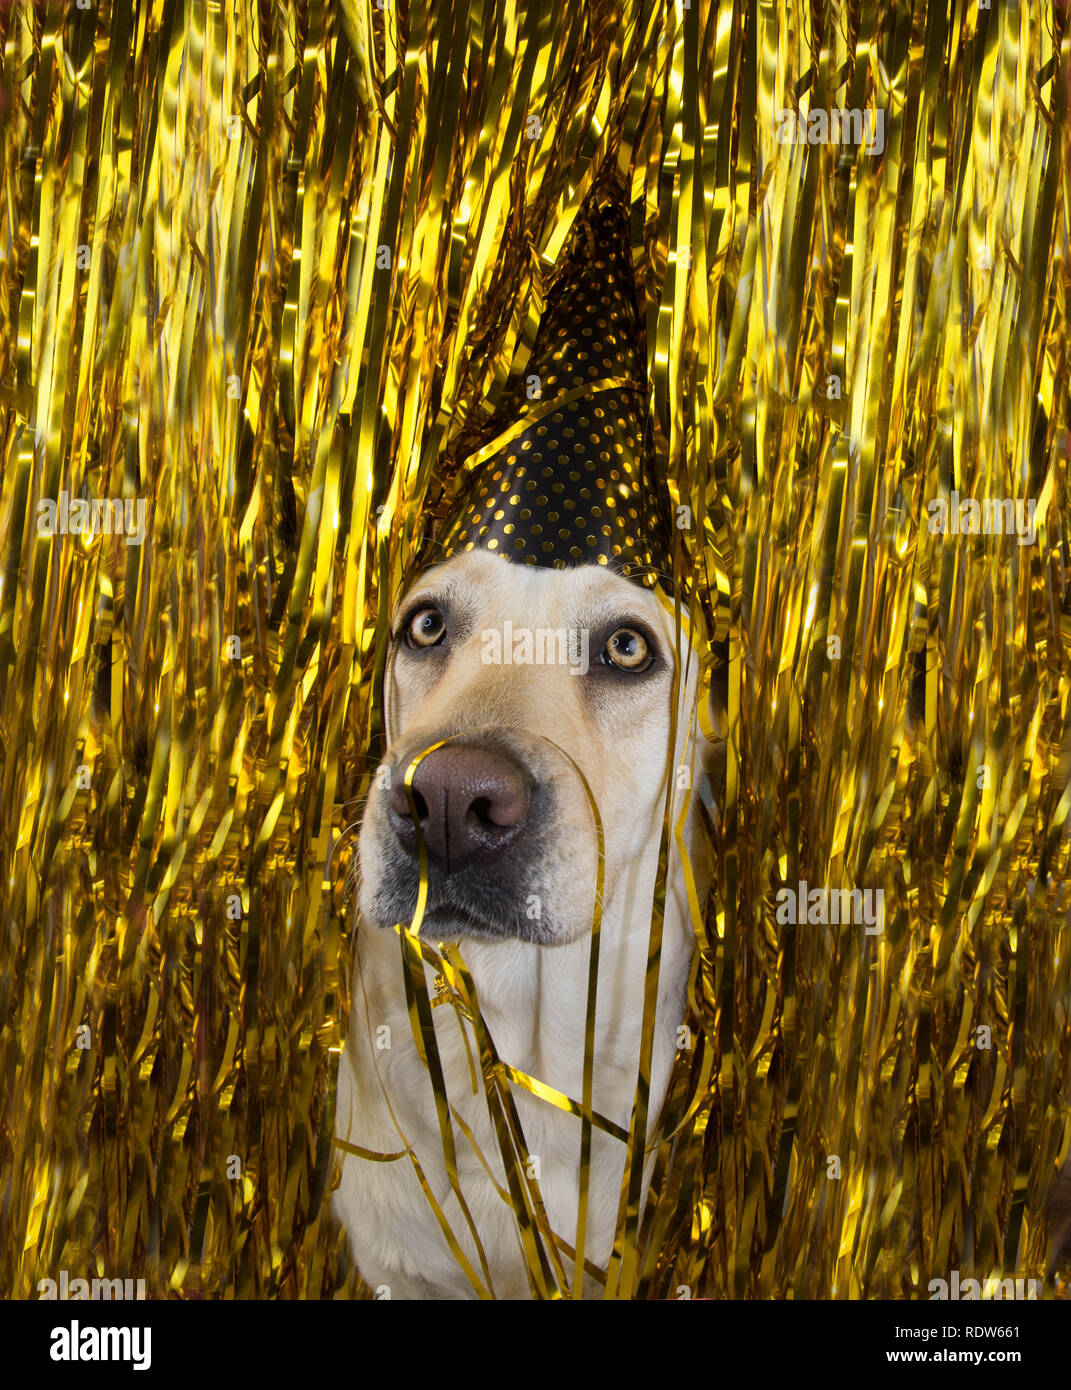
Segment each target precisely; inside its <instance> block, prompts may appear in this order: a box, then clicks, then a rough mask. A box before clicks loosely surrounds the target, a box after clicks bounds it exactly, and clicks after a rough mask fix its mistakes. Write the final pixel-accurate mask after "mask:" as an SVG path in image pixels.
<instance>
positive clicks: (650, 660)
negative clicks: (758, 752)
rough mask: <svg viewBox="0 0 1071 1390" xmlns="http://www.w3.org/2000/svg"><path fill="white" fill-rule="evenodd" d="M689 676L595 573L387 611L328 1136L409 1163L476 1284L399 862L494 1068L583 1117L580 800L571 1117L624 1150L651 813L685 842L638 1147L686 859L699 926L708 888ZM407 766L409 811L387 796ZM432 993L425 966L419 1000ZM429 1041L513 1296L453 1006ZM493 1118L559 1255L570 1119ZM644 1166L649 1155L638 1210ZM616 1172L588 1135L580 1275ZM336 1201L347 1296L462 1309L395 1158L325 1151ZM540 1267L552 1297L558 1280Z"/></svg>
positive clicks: (473, 1189) (659, 623)
mask: <svg viewBox="0 0 1071 1390" xmlns="http://www.w3.org/2000/svg"><path fill="white" fill-rule="evenodd" d="M678 645H680V647H681V653H682V669H681V672H680V680H679V682H678V684H677V686H676V691H677V710H676V716H677V717H676V729H677V737H676V746H675V747H673V748H671V747H670V740H671V728H672V718H671V716H672V713H673V710H672V701H673V698H674V688H675V687H674V670H675V665H676V661H677V652H676V648H677V646H678ZM563 653H564V657H563ZM697 666H698V663H697V660H696V656H695V653H694V651H693V650H692V649H691V647H690V646H689V644H688V641H687V638H682V639H680V642H679V644H678V641H677V640H676V639H675V625H674V622H673V619H672V616H671V615H670V614H669V613H667V612H666V611H665V609H664V607H663V606H662V604H661V603H660V602H659V601H658V599H657V598H656V597H655V595H654V594H653V593H651V592H650V591H649V590H647V589H644V588H642V587H641V586H639V585H637V584H635V583H631V582H629V581H628V580H626V579H624V578H622V577H621V576H620V575H618V574H616V573H614V572H612V571H611V570H609V569H607V568H600V567H599V566H596V565H586V566H578V567H576V568H572V569H566V570H554V569H549V568H539V567H535V566H525V565H520V564H513V563H509V562H507V561H505V560H503V559H502V558H500V557H497V556H495V555H494V554H491V553H488V552H486V551H479V550H477V551H472V552H470V553H467V554H461V555H457V556H455V557H453V558H451V559H449V560H447V561H445V562H443V563H441V564H438V565H434V566H432V567H431V568H430V569H427V570H425V571H424V573H423V574H422V575H421V576H420V577H419V579H418V580H417V581H416V583H415V584H414V585H413V586H412V587H411V588H410V589H409V591H408V592H407V593H405V595H404V597H403V599H402V601H401V602H400V603H399V604H398V605H397V607H396V609H395V612H394V614H393V617H392V623H391V646H390V652H389V655H388V658H387V665H386V670H385V683H384V706H385V731H386V754H385V758H384V764H383V766H384V768H385V769H386V775H384V776H381V777H377V778H376V779H375V782H374V784H373V787H372V790H371V792H370V795H369V798H368V802H367V806H366V809H365V815H364V821H363V825H362V829H361V835H360V849H359V864H360V892H359V900H358V908H359V911H358V924H357V936H356V952H355V954H356V967H355V978H354V987H353V995H352V998H353V1004H352V1009H351V1015H350V1021H349V1029H348V1036H347V1041H346V1045H345V1047H344V1049H343V1053H342V1059H341V1065H340V1070H339V1081H338V1107H337V1118H336V1133H337V1135H338V1136H339V1138H341V1139H342V1140H344V1141H346V1142H347V1143H349V1144H352V1145H356V1146H359V1147H360V1148H362V1149H365V1150H371V1151H373V1152H375V1153H380V1154H383V1153H397V1152H399V1151H400V1150H402V1149H403V1148H404V1147H405V1146H406V1144H408V1145H410V1146H411V1148H412V1152H413V1154H414V1155H415V1157H416V1158H417V1160H418V1162H419V1165H420V1169H421V1172H422V1173H423V1176H424V1178H425V1180H426V1181H427V1183H428V1185H429V1187H430V1189H431V1192H432V1194H433V1195H434V1197H435V1200H436V1202H437V1203H438V1204H439V1206H440V1208H441V1210H442V1213H443V1215H444V1216H445V1218H446V1220H447V1221H448V1223H449V1226H450V1228H451V1229H452V1231H453V1233H454V1236H455V1238H456V1240H457V1243H458V1246H459V1247H460V1249H461V1250H462V1251H463V1252H464V1254H465V1256H466V1258H467V1259H468V1260H469V1262H470V1263H471V1266H472V1268H473V1270H475V1271H479V1270H480V1269H481V1266H480V1263H479V1261H478V1257H477V1252H476V1247H475V1244H474V1242H473V1240H472V1238H471V1235H470V1232H469V1229H468V1226H467V1223H466V1220H465V1218H464V1214H463V1213H462V1211H461V1208H460V1205H459V1203H458V1201H457V1199H456V1197H455V1195H454V1193H453V1191H452V1190H451V1185H450V1182H449V1179H448V1174H447V1170H446V1166H445V1161H444V1156H443V1145H442V1140H441V1136H440V1130H439V1123H438V1119H437V1113H436V1104H435V1096H434V1094H433V1091H432V1084H431V1080H430V1077H429V1073H428V1071H427V1069H426V1068H425V1066H424V1065H423V1063H422V1062H421V1060H420V1057H419V1054H418V1050H417V1047H416V1044H415V1042H414V1039H413V1035H412V1029H411V1025H410V1020H409V1015H408V1011H407V1003H406V993H405V986H404V975H403V962H402V954H401V945H400V941H399V936H398V933H397V932H396V931H395V930H394V928H395V926H396V924H403V925H405V926H408V924H409V923H410V922H411V921H412V919H413V916H414V912H415V910H416V906H417V897H418V887H419V882H420V872H419V849H420V846H419V839H420V838H422V840H423V843H424V846H425V849H426V864H427V887H428V896H427V902H426V907H425V911H424V916H423V922H422V926H421V928H420V935H421V938H422V939H423V940H426V941H428V942H429V943H431V944H433V945H435V944H437V943H439V942H451V943H457V945H458V949H459V951H460V954H461V956H462V958H463V960H464V962H465V965H466V967H467V969H468V971H469V972H470V975H471V977H472V980H473V982H474V984H475V987H476V990H477V993H478V998H479V1007H480V1013H481V1016H482V1018H483V1020H484V1023H485V1025H486V1027H487V1029H488V1032H489V1034H490V1037H491V1039H492V1040H493V1043H494V1046H495V1048H496V1050H497V1053H498V1055H499V1057H500V1058H501V1059H502V1060H503V1061H504V1062H505V1063H508V1064H509V1065H510V1066H512V1067H514V1068H517V1069H518V1070H520V1071H522V1072H525V1073H527V1074H528V1075H529V1076H532V1077H535V1078H537V1079H538V1080H540V1081H542V1082H544V1083H546V1084H547V1085H549V1086H551V1087H553V1088H554V1089H555V1090H557V1091H558V1092H561V1093H563V1094H564V1095H565V1096H568V1097H572V1098H573V1099H574V1100H579V1099H580V1097H581V1095H582V1085H583V1062H584V1043H585V1024H586V1017H587V1002H586V1001H587V988H588V965H589V951H590V946H591V931H592V921H593V911H594V907H595V885H596V882H597V868H598V862H597V860H598V837H597V832H596V822H595V817H594V815H593V811H592V806H591V798H593V799H594V802H595V805H596V806H597V808H598V811H599V815H600V817H601V820H602V825H603V829H604V836H605V843H604V889H603V901H602V919H601V929H600V951H599V971H598V994H597V1010H596V1022H595V1047H594V1080H593V1108H594V1110H595V1111H596V1113H597V1114H599V1115H600V1116H602V1117H605V1118H607V1119H609V1120H610V1121H612V1122H613V1123H614V1124H616V1125H618V1126H620V1127H621V1128H622V1129H623V1130H624V1131H626V1132H627V1130H628V1128H629V1123H630V1118H631V1114H632V1107H633V1100H634V1096H635V1092H636V1083H637V1069H638V1065H639V1060H640V1050H641V1031H642V1020H643V999H644V975H645V970H646V965H647V955H648V944H649V936H650V924H651V917H652V901H653V895H654V890H655V880H656V875H657V868H658V858H659V845H660V838H661V832H662V825H663V818H664V814H665V809H666V798H667V795H668V796H669V797H670V804H671V815H672V822H671V823H672V824H673V825H675V826H680V827H681V828H680V831H679V834H678V835H674V836H673V837H671V842H670V850H669V862H668V869H667V883H666V892H665V918H664V928H663V937H662V949H661V963H660V973H659V988H658V999H657V1009H656V1017H655V1029H654V1042H653V1053H652V1062H651V1077H650V1104H649V1110H648V1114H649V1123H648V1141H649V1143H648V1147H649V1148H650V1140H651V1139H652V1138H653V1137H654V1136H655V1134H656V1132H657V1119H658V1115H659V1111H660V1109H661V1107H662V1104H663V1102H664V1098H665V1094H666V1089H667V1083H668V1080H669V1075H670V1069H671V1066H672V1063H673V1060H674V1056H675V1053H676V1051H677V1047H678V1041H679V1036H678V1035H679V1030H680V1026H681V1023H682V1020H683V1018H684V1013H685V1006H686V992H687V981H688V975H689V969H690V965H691V961H692V958H693V954H694V944H695V943H694V932H693V928H692V925H691V916H690V912H689V908H688V900H687V892H686V888H685V882H686V875H685V873H684V871H683V863H682V855H684V856H687V862H688V864H689V866H690V869H691V872H692V874H693V875H694V881H695V883H696V887H697V892H698V894H699V903H700V905H702V902H703V898H704V896H705V891H706V886H707V883H708V882H709V872H710V869H709V857H708V850H707V845H708V837H707V836H706V834H705V832H704V830H703V828H702V825H701V811H700V791H701V786H702V782H703V776H704V773H703V762H702V758H703V754H702V750H703V749H704V748H705V747H706V746H707V745H706V742H705V740H704V738H703V736H702V735H701V734H699V735H697V733H696V729H695V710H696V699H697ZM440 744H441V745H442V746H439V747H436V748H434V751H431V752H427V750H428V749H431V748H432V747H433V745H440ZM422 754H424V755H425V756H423V757H421V755H422ZM693 754H694V755H696V758H697V761H696V762H695V763H694V765H693ZM414 760H419V761H417V765H416V768H415V771H414V772H413V774H412V802H410V799H409V797H408V796H407V795H406V789H405V774H406V769H407V768H408V767H410V765H411V764H412V763H413V762H414ZM578 769H579V773H578ZM681 769H687V772H686V773H682V772H681ZM579 774H582V776H583V780H582V778H581V776H580V775H579ZM584 781H586V783H587V788H585V785H584ZM689 785H690V786H691V787H693V788H694V791H692V792H689V791H688V790H686V787H688V786H689ZM589 792H590V796H589ZM686 802H688V805H689V810H688V813H687V815H686V816H685V817H684V821H683V824H681V820H680V817H681V812H682V810H683V808H684V806H685V804H686ZM414 808H415V810H416V813H417V818H418V820H419V826H417V825H415V824H414V820H413V815H412V811H413V809H414ZM433 974H434V972H433V971H431V970H430V969H427V968H426V978H427V980H428V986H429V990H431V989H432V988H433V983H434V980H433ZM432 1018H433V1021H434V1027H435V1037H436V1041H437V1045H438V1050H439V1053H440V1056H441V1061H442V1067H443V1076H444V1080H445V1085H446V1091H447V1093H448V1097H449V1100H450V1103H451V1104H452V1105H453V1107H454V1109H455V1113H456V1114H457V1115H458V1116H460V1117H461V1119H462V1120H463V1121H464V1125H465V1127H466V1128H467V1131H468V1133H469V1134H470V1135H471V1138H472V1141H474V1143H475V1146H476V1147H478V1149H479V1151H480V1153H481V1154H482V1156H483V1158H484V1159H485V1160H486V1161H487V1163H488V1165H489V1166H490V1167H491V1169H492V1170H493V1172H494V1177H495V1181H494V1182H493V1181H492V1179H491V1176H490V1175H489V1173H488V1172H487V1171H486V1169H485V1168H484V1166H483V1164H482V1162H481V1158H480V1156H478V1154H477V1152H476V1151H475V1148H474V1146H473V1143H472V1142H470V1140H469V1139H468V1138H467V1137H465V1134H464V1132H463V1130H462V1127H461V1126H460V1125H455V1133H456V1136H457V1140H456V1142H457V1148H456V1157H457V1173H458V1181H459V1184H460V1186H461V1190H462V1192H463V1194H464V1197H465V1201H466V1204H467V1206H468V1208H469V1212H470V1213H471V1216H472V1219H473V1222H474V1224H475V1227H476V1229H477V1231H478V1232H479V1237H480V1241H481V1243H482V1246H483V1250H484V1252H485V1255H486V1259H487V1265H488V1270H489V1273H490V1277H491V1288H490V1289H488V1290H487V1293H489V1294H490V1295H492V1296H494V1297H496V1298H529V1297H532V1290H531V1287H530V1283H529V1278H528V1276H527V1273H526V1262H525V1258H524V1256H523V1253H522V1247H521V1243H520V1239H519V1236H518V1227H517V1222H516V1219H515V1216H514V1213H513V1210H512V1208H511V1206H510V1204H509V1203H508V1202H507V1201H505V1200H504V1199H503V1196H502V1194H501V1191H500V1190H498V1189H504V1188H505V1185H506V1179H505V1174H504V1170H503V1165H502V1161H501V1156H500V1152H499V1149H498V1145H497V1143H496V1139H495V1130H494V1126H493V1123H492V1120H491V1118H490V1116H489V1113H488V1105H487V1101H486V1098H485V1095H484V1092H483V1088H482V1086H479V1085H478V1086H477V1087H476V1093H474V1089H473V1081H472V1072H471V1070H470V1061H469V1051H468V1048H467V1047H466V1044H465V1039H464V1038H463V1037H462V1029H463V1028H465V1027H468V1025H467V1024H466V1023H465V1022H464V1021H463V1020H462V1019H461V1018H460V1017H459V1015H458V1013H457V1012H456V1011H455V1010H454V1009H453V1008H450V1007H442V1008H435V1009H434V1011H433V1014H432ZM469 1045H470V1046H473V1047H474V1045H473V1044H472V1037H471V1031H470V1035H469ZM474 1052H475V1048H474ZM476 1055H477V1056H478V1052H476ZM513 1098H514V1102H515V1105H516V1108H517V1112H518V1115H519V1118H520V1122H521V1125H522V1128H523V1132H524V1139H525V1144H526V1148H527V1151H528V1153H529V1154H530V1155H531V1156H532V1158H533V1159H535V1160H537V1162H538V1168H537V1169H536V1170H535V1171H536V1172H537V1175H538V1179H539V1186H540V1192H541V1196H542V1198H543V1202H544V1205H545V1210H546V1214H547V1217H548V1220H549V1223H550V1226H551V1229H552V1230H553V1231H554V1233H555V1235H556V1236H558V1237H561V1238H562V1240H563V1241H565V1242H568V1243H569V1245H570V1246H571V1245H572V1242H573V1240H574V1238H575V1233H576V1222H577V1206H578V1196H579V1167H580V1162H579V1160H580V1149H581V1123H580V1120H579V1119H578V1118H577V1117H576V1115H574V1114H570V1113H568V1112H566V1111H563V1110H562V1109H560V1108H557V1107H556V1106H554V1105H553V1104H550V1103H548V1102H547V1101H546V1100H543V1099H538V1098H537V1097H536V1096H534V1095H532V1094H530V1093H529V1092H528V1091H527V1090H525V1089H523V1088H521V1087H518V1086H515V1087H513ZM653 1159H654V1155H653V1153H649V1154H648V1157H647V1160H646V1163H645V1170H644V1175H643V1190H642V1194H641V1202H642V1201H643V1200H645V1199H646V1194H647V1188H648V1185H649V1182H650V1177H651V1170H652V1167H653ZM624 1167H625V1144H624V1143H623V1142H621V1140H620V1139H619V1138H617V1137H615V1136H614V1135H612V1134H607V1133H605V1132H603V1131H601V1130H599V1129H594V1130H593V1131H592V1140H591V1169H590V1182H589V1209H588V1219H587V1244H586V1255H587V1260H588V1261H589V1262H590V1264H591V1265H593V1266H594V1268H595V1269H596V1270H605V1268H606V1264H607V1261H608V1260H609V1257H610V1254H611V1249H612V1245H613V1239H614V1231H615V1224H616V1219H617V1212H618V1202H619V1195H620V1189H621V1184H622V1178H623V1174H624ZM496 1183H497V1188H496ZM334 1202H335V1210H336V1213H337V1215H338V1216H339V1218H340V1219H341V1221H342V1223H343V1224H344V1226H345V1228H346V1231H347V1235H348V1239H349V1243H350V1246H351V1249H352V1252H353V1255H354V1258H355V1260H356V1263H357V1266H358V1268H359V1270H360V1272H361V1275H362V1277H363V1278H364V1279H365V1281H366V1282H367V1283H368V1284H370V1285H371V1286H372V1287H373V1288H374V1289H375V1290H376V1291H377V1296H379V1297H391V1298H417V1299H423V1298H458V1299H463V1298H474V1297H477V1296H479V1293H478V1291H477V1289H476V1288H475V1287H474V1284H473V1282H472V1281H471V1279H470V1278H469V1277H468V1276H467V1275H466V1273H465V1271H464V1270H463V1268H462V1266H461V1264H460V1263H459V1261H458V1260H457V1258H456V1256H455V1254H454V1253H452V1251H451V1249H450V1247H449V1244H448V1242H447V1239H446V1238H445V1236H444V1233H443V1230H442V1228H441V1225H440V1222H439V1219H438V1217H437V1216H436V1213H435V1211H434V1210H433V1208H432V1206H431V1204H430V1203H429V1201H428V1198H427V1196H426V1194H425V1192H424V1191H423V1190H422V1187H421V1183H420V1180H419V1177H418V1175H417V1171H416V1168H415V1165H414V1164H413V1162H411V1161H410V1159H409V1157H406V1158H403V1159H401V1160H399V1161H394V1162H376V1161H372V1160H370V1159H368V1158H365V1157H363V1156H356V1155H353V1154H351V1153H348V1152H345V1151H342V1175H341V1182H340V1186H339V1187H338V1189H337V1192H336V1194H335V1198H334ZM641 1210H642V1205H641ZM562 1258H563V1266H564V1269H565V1271H566V1274H567V1278H568V1279H569V1280H572V1278H573V1277H574V1275H573V1270H572V1265H571V1263H570V1261H569V1260H568V1258H566V1257H565V1256H563V1257H562ZM481 1279H482V1276H481ZM583 1289H584V1295H585V1296H586V1297H587V1296H599V1295H600V1294H601V1288H600V1281H599V1278H598V1275H592V1274H591V1273H590V1272H589V1273H588V1274H587V1275H585V1276H584V1286H583Z"/></svg>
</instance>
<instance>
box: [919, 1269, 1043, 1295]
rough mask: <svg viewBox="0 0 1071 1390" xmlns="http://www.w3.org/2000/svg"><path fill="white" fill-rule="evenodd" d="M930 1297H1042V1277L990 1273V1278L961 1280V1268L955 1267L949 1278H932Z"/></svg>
mask: <svg viewBox="0 0 1071 1390" xmlns="http://www.w3.org/2000/svg"><path fill="white" fill-rule="evenodd" d="M927 1287H928V1289H929V1294H930V1299H931V1301H932V1300H933V1299H960V1300H961V1301H963V1302H965V1303H966V1302H969V1301H970V1300H971V1299H981V1298H992V1299H1013V1298H1018V1299H1024V1300H1026V1299H1036V1298H1040V1297H1041V1280H1040V1279H998V1278H997V1277H996V1275H990V1276H989V1278H988V1279H982V1280H978V1279H964V1280H962V1281H961V1280H960V1277H959V1270H958V1269H954V1270H953V1271H952V1274H951V1277H950V1278H949V1279H931V1280H930V1282H929V1285H928V1286H927Z"/></svg>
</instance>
